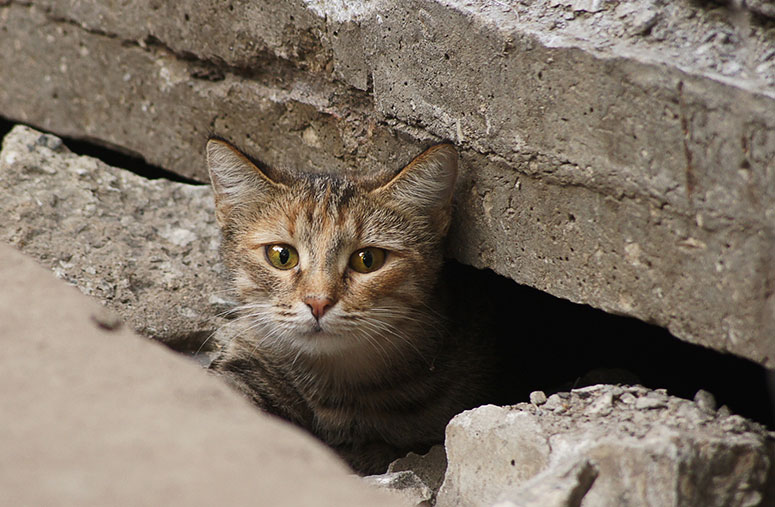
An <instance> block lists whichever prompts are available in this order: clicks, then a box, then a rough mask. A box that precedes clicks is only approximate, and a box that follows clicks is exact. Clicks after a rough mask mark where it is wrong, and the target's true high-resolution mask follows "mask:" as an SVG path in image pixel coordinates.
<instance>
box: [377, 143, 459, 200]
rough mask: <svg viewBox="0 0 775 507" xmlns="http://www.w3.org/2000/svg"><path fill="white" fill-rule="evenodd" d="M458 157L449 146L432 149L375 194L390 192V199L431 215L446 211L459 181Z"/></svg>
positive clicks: (438, 146)
mask: <svg viewBox="0 0 775 507" xmlns="http://www.w3.org/2000/svg"><path fill="white" fill-rule="evenodd" d="M457 158H458V156H457V150H455V147H454V146H453V145H452V144H450V143H443V144H437V145H435V146H431V147H430V148H428V149H427V150H425V151H424V152H422V153H421V154H420V155H418V156H417V157H415V158H414V160H412V161H411V162H409V164H408V165H407V166H406V167H404V168H403V169H402V170H401V172H400V173H398V175H396V176H395V177H394V178H393V179H392V180H390V181H389V182H388V183H386V184H385V185H383V186H381V187H379V188H377V189H375V190H373V192H375V193H377V192H378V193H388V194H389V195H390V198H391V199H394V200H396V201H398V202H400V203H401V204H403V205H405V206H409V207H411V208H414V209H417V210H420V211H422V212H424V213H427V214H428V215H436V214H438V213H439V212H442V211H447V210H449V208H450V204H451V203H452V192H453V191H454V189H455V181H456V180H457Z"/></svg>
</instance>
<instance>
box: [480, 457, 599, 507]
mask: <svg viewBox="0 0 775 507" xmlns="http://www.w3.org/2000/svg"><path fill="white" fill-rule="evenodd" d="M563 465H564V466H565V465H567V463H563ZM595 479H597V468H596V467H595V465H593V464H592V463H591V462H590V461H589V460H588V459H583V460H581V461H579V462H578V463H572V464H571V465H570V466H565V467H564V468H563V467H550V468H547V469H546V470H544V471H543V472H541V473H540V474H537V475H534V476H533V477H532V478H530V480H528V481H527V482H525V483H524V484H522V485H521V486H519V487H518V488H517V489H515V490H514V491H509V492H507V493H504V494H502V495H501V497H500V500H498V502H497V503H496V504H495V505H494V506H493V507H578V506H579V505H581V501H582V499H583V498H584V495H586V494H587V491H589V488H590V487H592V484H593V483H594V482H595Z"/></svg>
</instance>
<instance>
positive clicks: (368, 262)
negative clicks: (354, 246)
mask: <svg viewBox="0 0 775 507" xmlns="http://www.w3.org/2000/svg"><path fill="white" fill-rule="evenodd" d="M383 264H385V251H384V250H383V249H381V248H375V247H368V248H361V249H360V250H356V251H355V252H353V254H352V255H351V256H350V267H351V268H353V269H354V270H355V271H357V272H358V273H371V272H372V271H376V270H378V269H379V268H381V267H382V265H383Z"/></svg>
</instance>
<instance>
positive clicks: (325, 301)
mask: <svg viewBox="0 0 775 507" xmlns="http://www.w3.org/2000/svg"><path fill="white" fill-rule="evenodd" d="M304 303H305V304H306V305H307V306H309V309H310V310H311V311H312V315H314V316H315V318H316V319H317V320H320V318H321V317H322V316H323V315H325V313H326V312H327V311H328V309H329V308H331V307H332V306H334V302H333V301H332V300H331V299H329V298H326V297H318V296H307V297H305V298H304Z"/></svg>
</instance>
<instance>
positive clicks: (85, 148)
mask: <svg viewBox="0 0 775 507" xmlns="http://www.w3.org/2000/svg"><path fill="white" fill-rule="evenodd" d="M17 124H20V123H19V122H14V121H11V120H9V119H7V118H3V117H0V139H2V138H4V137H5V135H6V134H7V133H8V132H10V131H11V129H12V128H13V127H14V125H17ZM29 127H30V128H34V129H36V130H41V128H40V127H37V126H35V125H29ZM54 134H55V135H57V136H59V134H57V133H54ZM59 137H61V139H62V141H63V142H64V144H65V146H67V148H68V149H69V150H70V151H72V152H73V153H75V154H77V155H83V156H88V157H92V158H96V159H99V160H101V161H103V162H105V163H106V164H108V165H110V166H113V167H118V168H121V169H125V170H127V171H130V172H132V173H134V174H137V175H138V176H142V177H144V178H148V179H150V180H155V179H160V178H163V179H167V180H170V181H176V182H178V183H187V184H189V185H202V184H203V183H202V182H201V181H196V180H193V179H191V178H186V177H185V176H181V175H179V174H177V173H174V172H172V171H168V170H166V169H163V168H161V167H159V166H155V165H152V164H149V163H148V162H146V161H145V159H143V157H141V156H140V155H138V154H135V153H131V152H130V151H129V150H126V149H124V148H121V147H118V146H107V145H106V144H105V143H104V142H103V141H93V140H86V139H76V138H72V137H63V136H59Z"/></svg>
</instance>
